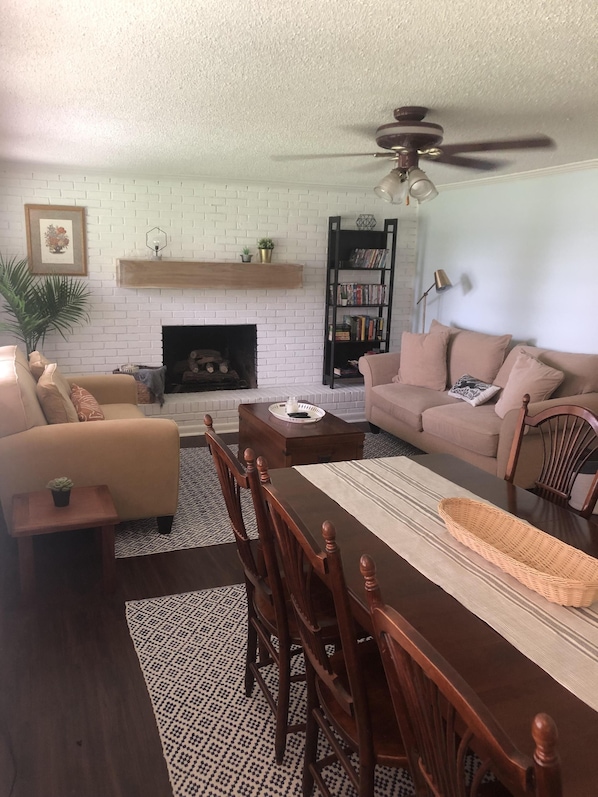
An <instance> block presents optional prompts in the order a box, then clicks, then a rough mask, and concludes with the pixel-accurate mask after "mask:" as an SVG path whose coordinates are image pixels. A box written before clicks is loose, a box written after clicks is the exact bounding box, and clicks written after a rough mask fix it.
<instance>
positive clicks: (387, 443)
mask: <svg viewBox="0 0 598 797" xmlns="http://www.w3.org/2000/svg"><path fill="white" fill-rule="evenodd" d="M231 448H232V449H233V451H234V452H235V453H236V452H237V448H236V446H231ZM421 453H422V452H421V451H420V450H419V449H417V448H415V447H414V446H411V445H409V443H405V442H404V441H403V440H399V439H398V438H396V437H393V436H392V435H390V434H387V433H386V432H380V434H366V436H365V443H364V458H366V459H371V458H373V457H398V456H411V455H413V454H421ZM244 499H245V500H247V503H248V506H250V503H251V499H250V498H249V496H248V495H247V496H244ZM251 516H252V513H251V512H248V513H247V517H248V518H251ZM248 525H250V524H249V523H248ZM250 533H251V529H250ZM252 533H253V534H255V533H256V532H255V530H253V532H252ZM231 535H232V532H231V530H230V526H229V521H228V515H227V514H226V508H225V505H224V500H223V498H222V493H221V490H220V483H219V482H218V477H217V475H216V471H215V469H214V465H213V463H212V457H211V456H210V452H209V451H208V449H207V448H182V449H181V482H180V487H179V506H178V510H177V513H176V515H175V518H174V523H173V526H172V531H171V533H170V534H158V532H157V528H156V520H155V518H147V519H145V520H135V521H129V522H127V523H121V524H120V525H119V526H117V528H116V557H117V558H124V557H127V556H144V555H146V554H154V553H164V552H165V551H178V550H182V549H185V548H200V547H203V546H205V545H219V544H222V543H225V542H232V536H231Z"/></svg>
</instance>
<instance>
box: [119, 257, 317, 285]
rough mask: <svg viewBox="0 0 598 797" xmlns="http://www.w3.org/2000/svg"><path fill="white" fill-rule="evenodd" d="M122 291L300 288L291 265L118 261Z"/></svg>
mask: <svg viewBox="0 0 598 797" xmlns="http://www.w3.org/2000/svg"><path fill="white" fill-rule="evenodd" d="M117 283H118V285H120V286H121V287H123V288H202V289H205V288H233V289H234V288H237V289H238V288H242V289H249V290H251V289H265V288H287V289H288V288H301V287H302V286H303V266H302V265H297V264H295V263H233V262H230V261H228V262H224V263H205V262H199V261H196V260H119V261H118V269H117Z"/></svg>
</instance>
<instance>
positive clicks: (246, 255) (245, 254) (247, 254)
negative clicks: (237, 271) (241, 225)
mask: <svg viewBox="0 0 598 797" xmlns="http://www.w3.org/2000/svg"><path fill="white" fill-rule="evenodd" d="M252 257H253V255H252V254H251V249H250V248H249V247H248V246H244V247H243V251H242V252H241V260H242V261H243V263H251V258H252Z"/></svg>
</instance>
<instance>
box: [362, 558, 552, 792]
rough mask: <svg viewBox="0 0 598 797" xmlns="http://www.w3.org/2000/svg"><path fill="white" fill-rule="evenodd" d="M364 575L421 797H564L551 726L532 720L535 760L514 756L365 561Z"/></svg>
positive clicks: (459, 679) (496, 726) (483, 708)
mask: <svg viewBox="0 0 598 797" xmlns="http://www.w3.org/2000/svg"><path fill="white" fill-rule="evenodd" d="M360 569H361V573H362V575H363V577H364V580H365V590H366V596H367V600H368V605H369V607H370V615H371V618H372V624H373V627H374V633H375V638H376V640H377V642H378V645H379V648H380V653H381V656H382V661H383V662H384V669H385V671H386V677H387V680H388V683H389V686H390V692H391V695H392V703H393V706H394V710H395V714H396V718H397V723H398V725H399V728H400V731H401V736H402V739H403V741H404V744H405V749H406V750H407V755H408V757H409V761H410V765H411V773H412V776H413V779H414V781H415V785H416V794H417V796H418V797H483V796H485V795H491V796H492V797H507V795H511V797H561V795H562V785H561V770H560V762H559V758H558V755H557V752H556V742H557V730H556V725H555V723H554V721H553V720H552V719H551V718H550V717H549V716H548V715H547V714H537V715H536V716H535V717H534V719H533V721H532V726H531V733H532V737H533V740H534V743H535V750H534V757H533V760H532V759H530V758H529V757H528V756H526V755H524V754H523V753H521V752H520V751H519V750H517V749H516V748H515V746H514V745H513V743H512V742H511V741H510V740H509V738H508V737H507V736H506V734H505V732H504V731H503V730H502V728H501V727H500V725H499V724H498V723H497V722H496V720H495V719H494V717H493V716H492V714H491V713H490V711H489V710H488V708H487V707H486V706H485V705H484V703H483V702H482V700H481V699H480V698H479V697H478V696H477V694H476V693H475V692H474V691H473V690H472V689H471V687H470V686H469V685H468V684H467V683H466V682H465V681H464V680H463V678H462V677H461V676H460V675H459V674H458V673H457V672H456V671H455V670H454V669H453V668H452V667H451V666H450V664H449V663H448V662H447V661H446V660H445V659H444V658H443V657H442V656H441V655H440V654H439V653H438V652H437V651H436V650H435V649H434V648H433V647H432V645H430V644H429V643H428V642H427V640H426V639H424V637H423V636H422V635H421V634H420V633H419V632H418V631H416V629H415V628H413V626H412V625H410V623H408V622H407V620H406V619H405V618H404V617H403V616H402V615H401V614H399V612H398V611H396V610H395V609H394V608H392V607H390V606H387V605H385V604H384V603H383V601H382V597H381V594H380V588H379V585H378V582H377V580H376V568H375V565H374V562H373V560H372V558H371V557H370V556H368V555H367V554H364V555H363V556H362V557H361V562H360ZM473 756H475V758H473ZM472 761H475V764H474V766H472ZM468 765H469V766H468ZM475 766H477V769H475V772H474V773H472V772H471V769H473V768H475Z"/></svg>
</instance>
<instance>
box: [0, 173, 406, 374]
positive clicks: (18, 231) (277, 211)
mask: <svg viewBox="0 0 598 797" xmlns="http://www.w3.org/2000/svg"><path fill="white" fill-rule="evenodd" d="M27 203H32V204H45V203H48V204H54V205H77V206H83V207H85V208H86V225H87V243H88V270H89V277H88V280H89V285H90V287H91V289H92V291H93V304H92V310H91V316H92V321H91V324H89V325H87V326H82V327H77V328H76V330H75V332H74V333H73V334H72V335H71V336H69V340H68V342H65V341H63V340H62V338H61V337H60V336H58V335H54V336H52V337H48V338H47V340H46V342H45V343H44V345H43V347H41V348H42V350H43V352H44V354H46V356H48V357H50V358H56V359H57V361H58V362H59V363H60V365H61V368H62V369H63V370H64V371H65V372H66V373H77V372H81V371H82V370H84V371H86V372H89V371H98V372H107V371H110V370H112V369H113V368H118V367H119V366H120V365H122V364H123V363H127V362H134V363H135V362H136V363H142V364H145V365H160V364H161V362H162V338H161V327H162V325H163V324H187V325H193V324H196V325H202V324H220V323H221V324H226V323H229V324H246V323H247V324H257V325H258V381H259V385H260V386H261V387H265V386H269V385H275V384H277V383H291V384H292V383H300V382H306V381H308V382H314V383H321V377H322V349H323V339H324V292H325V282H326V246H327V234H328V217H329V216H337V215H338V216H341V217H342V219H343V226H346V227H351V226H354V223H355V219H356V218H357V216H358V215H359V214H360V213H363V212H365V213H373V214H374V215H375V216H376V219H377V221H378V228H379V229H381V224H382V220H383V219H384V218H395V217H399V219H400V223H399V243H398V250H397V270H396V273H395V299H394V303H393V341H394V343H395V346H396V345H398V342H399V341H400V336H401V332H402V331H403V329H408V328H409V326H410V324H411V310H412V305H413V282H414V275H415V253H416V234H417V218H416V217H417V214H416V210H415V208H414V207H411V208H402V207H400V208H397V207H390V206H388V205H386V203H382V202H380V200H379V199H377V198H376V197H375V196H374V194H373V192H368V193H365V192H356V191H347V190H331V189H325V188H317V189H315V188H314V189H311V188H291V187H284V186H267V185H249V184H241V183H238V184H236V183H225V182H206V181H201V180H191V179H189V180H185V179H155V178H138V177H123V176H117V175H108V174H101V175H98V174H59V173H49V172H43V173H42V172H39V171H33V172H32V171H27V170H25V169H20V170H13V169H9V170H7V171H5V172H3V173H2V174H1V175H0V252H1V253H2V254H3V255H4V256H5V257H10V256H12V255H17V256H19V257H24V256H25V255H26V254H27V245H26V236H25V221H24V207H23V206H24V205H25V204H27ZM389 211H390V212H389ZM155 226H158V227H161V228H162V229H163V230H165V231H166V232H167V234H168V238H169V244H168V247H167V249H165V250H164V252H163V255H164V257H165V259H167V258H172V259H190V260H200V261H219V260H230V261H235V262H240V258H239V255H240V252H241V249H242V247H243V246H245V245H248V246H250V247H251V248H252V249H253V250H254V251H255V249H256V246H255V245H256V242H257V239H258V237H261V236H264V235H267V236H270V237H272V238H273V239H274V241H275V244H276V248H275V249H274V255H273V263H276V262H277V261H278V262H279V263H282V262H285V263H303V264H304V285H303V288H301V289H299V290H292V291H282V290H262V291H257V290H256V291H247V290H226V291H216V290H204V291H201V290H158V289H146V290H132V289H124V288H119V287H117V285H116V279H115V268H116V261H117V259H118V258H122V257H141V258H148V257H149V256H150V252H149V250H148V249H147V248H146V246H145V235H146V232H147V231H148V230H149V229H151V228H152V227H155ZM11 342H13V341H12V340H11V339H10V338H8V337H7V336H6V335H4V336H0V344H6V343H11Z"/></svg>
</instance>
